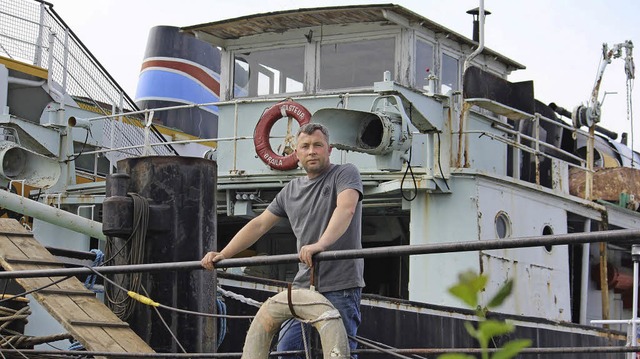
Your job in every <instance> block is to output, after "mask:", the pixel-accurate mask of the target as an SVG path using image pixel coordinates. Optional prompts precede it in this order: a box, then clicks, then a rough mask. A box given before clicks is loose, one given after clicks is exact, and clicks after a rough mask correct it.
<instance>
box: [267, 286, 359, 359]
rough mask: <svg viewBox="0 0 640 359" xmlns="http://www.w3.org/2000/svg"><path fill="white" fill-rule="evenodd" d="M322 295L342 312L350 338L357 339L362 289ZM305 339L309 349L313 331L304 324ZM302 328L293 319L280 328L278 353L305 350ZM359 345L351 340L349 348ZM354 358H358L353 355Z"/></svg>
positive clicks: (337, 291) (350, 289)
mask: <svg viewBox="0 0 640 359" xmlns="http://www.w3.org/2000/svg"><path fill="white" fill-rule="evenodd" d="M322 295H324V296H325V298H327V299H328V300H329V301H330V302H331V304H333V306H334V307H335V308H336V309H337V310H338V312H340V316H341V317H342V323H344V328H345V329H346V331H347V335H348V336H352V337H355V336H356V334H357V332H358V326H359V325H360V321H361V319H362V318H361V316H360V297H361V295H362V288H349V289H343V290H336V291H333V292H325V293H322ZM303 326H304V328H305V338H307V347H309V336H310V334H311V331H310V330H309V329H310V328H311V326H310V325H308V324H304V325H303ZM301 327H302V326H301V325H300V322H299V321H297V320H295V319H292V320H288V321H286V322H284V324H282V327H281V328H280V335H279V336H278V348H277V350H278V351H290V350H303V349H304V344H303V342H302V328H301ZM357 345H358V343H357V342H356V341H355V340H352V339H351V338H349V347H350V348H351V350H353V349H355V348H356V347H357ZM351 357H352V358H357V356H356V355H354V354H352V355H351ZM281 358H283V359H284V358H304V356H287V357H281Z"/></svg>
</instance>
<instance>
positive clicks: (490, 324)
mask: <svg viewBox="0 0 640 359" xmlns="http://www.w3.org/2000/svg"><path fill="white" fill-rule="evenodd" d="M488 280H489V278H488V277H487V276H486V275H482V274H476V273H474V272H473V271H466V272H463V273H461V274H459V275H458V283H457V284H455V285H454V286H453V287H451V288H449V293H451V294H452V295H453V296H455V297H456V298H458V299H460V300H462V301H463V302H464V303H465V304H466V305H467V306H469V308H471V309H473V310H475V312H476V316H477V317H478V326H477V328H475V327H474V326H473V324H471V323H470V322H465V323H464V326H465V329H466V330H467V333H469V335H470V336H471V337H473V338H475V339H476V340H477V341H478V343H479V344H480V349H481V350H482V359H509V358H513V357H515V356H516V355H518V353H519V352H520V351H521V350H522V349H524V348H527V347H529V346H531V340H530V339H516V340H511V341H509V342H506V343H505V344H504V345H503V346H502V347H500V348H498V349H499V350H497V351H495V352H494V353H493V355H491V356H489V350H488V349H489V343H490V342H491V340H492V339H493V338H494V337H498V336H501V335H505V334H509V333H511V332H513V331H514V330H515V327H514V325H513V324H511V323H508V322H505V321H501V320H493V319H487V312H488V311H489V309H492V308H495V307H498V306H500V305H501V304H502V302H504V300H505V299H506V298H507V297H508V296H509V295H511V292H512V290H513V280H512V279H509V280H507V281H506V282H505V283H504V284H503V285H502V286H501V287H500V289H499V290H498V293H496V294H495V295H494V296H493V298H491V300H490V301H489V303H488V304H487V305H486V306H484V307H482V306H480V305H479V304H478V302H479V300H478V298H479V295H480V292H482V291H484V289H485V287H486V285H487V281H488ZM438 359H475V357H474V356H471V355H467V354H458V353H448V354H443V355H440V356H438Z"/></svg>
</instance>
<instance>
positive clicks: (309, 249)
mask: <svg viewBox="0 0 640 359" xmlns="http://www.w3.org/2000/svg"><path fill="white" fill-rule="evenodd" d="M324 250H325V248H324V247H323V246H322V245H321V244H319V243H314V244H308V245H306V246H303V247H302V248H300V253H298V257H299V258H300V262H302V263H304V264H306V265H307V266H309V267H311V266H313V255H314V254H316V253H320V252H322V251H324Z"/></svg>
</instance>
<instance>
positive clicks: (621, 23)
mask: <svg viewBox="0 0 640 359" xmlns="http://www.w3.org/2000/svg"><path fill="white" fill-rule="evenodd" d="M49 1H50V2H51V3H52V4H53V5H54V7H53V8H54V10H55V11H56V12H57V13H58V14H59V15H60V16H61V17H62V19H63V20H64V21H65V22H66V23H67V25H69V27H71V29H72V30H73V31H74V33H75V34H76V35H77V36H78V37H79V38H80V39H81V41H82V42H83V43H84V44H85V46H87V47H88V48H89V50H90V51H91V52H92V53H93V55H94V56H95V57H96V58H97V59H98V61H100V62H101V63H102V65H103V66H104V67H105V68H106V69H107V71H109V73H110V74H111V76H112V77H113V78H115V80H116V81H117V82H118V83H119V84H120V86H122V88H124V90H125V91H126V92H127V93H128V94H129V96H131V97H132V98H133V97H134V96H135V90H136V86H137V79H138V75H139V71H140V66H141V64H142V60H143V57H144V51H145V48H146V42H147V36H148V33H149V29H151V28H152V27H153V26H158V25H170V26H178V27H180V26H188V25H195V24H201V23H206V22H212V21H219V20H225V19H229V18H234V17H239V16H245V15H250V14H255V13H264V12H271V11H280V10H292V9H298V8H313V7H321V6H336V5H361V4H376V3H390V1H375V0H369V1H361V0H347V1H344V0H342V1H334V0H322V1H308V0H298V1H291V0H268V1H267V0H234V1H231V0H182V1H171V0H155V1H153V0H129V1H125V0H91V1H81V0H49ZM393 3H394V4H397V5H401V6H403V7H405V8H407V9H409V10H411V11H413V12H415V13H418V14H420V15H422V16H424V17H427V18H429V19H430V20H432V21H435V22H437V23H439V24H440V25H442V26H445V27H447V28H449V29H451V30H453V31H455V32H457V33H459V34H462V35H464V36H467V37H471V31H472V17H471V15H468V14H466V11H467V10H469V9H472V8H475V7H477V6H478V5H479V1H476V0H447V1H443V0H419V1H418V0H396V1H395V2H393ZM484 6H485V8H486V9H487V10H489V11H490V12H491V15H489V16H487V18H486V27H485V46H486V47H488V48H490V49H492V50H494V51H497V52H499V53H501V54H502V55H504V56H507V57H509V58H510V59H512V60H515V61H516V62H519V63H520V64H523V65H524V66H526V69H525V70H519V71H515V72H514V73H513V74H512V75H511V76H510V77H509V80H510V81H514V82H515V81H525V80H533V81H534V91H535V97H536V99H538V100H540V101H542V102H543V103H546V104H548V103H550V102H555V103H556V104H558V105H560V106H562V107H565V108H567V109H569V110H571V109H573V108H574V107H575V106H577V105H580V104H586V103H587V101H588V100H589V97H590V95H591V91H592V89H593V85H594V80H595V78H596V74H597V71H598V67H599V64H600V60H601V59H602V44H603V43H606V44H608V45H609V47H612V46H613V45H614V44H618V43H622V42H624V41H626V40H631V41H633V42H634V43H635V44H637V45H636V46H640V25H638V23H637V17H638V15H639V14H640V1H638V0H561V1H558V0H536V1H524V0H485V1H484ZM631 86H633V83H632V84H631ZM632 90H633V89H632ZM605 92H615V94H608V95H607V96H606V99H605V101H604V104H603V108H602V121H601V122H600V125H601V126H602V127H605V128H608V129H610V130H613V131H615V132H618V133H622V132H627V133H631V128H632V122H633V123H634V125H633V129H634V130H633V135H630V136H629V142H630V143H631V140H632V139H633V141H634V142H633V144H634V146H633V147H634V148H635V149H636V151H638V150H640V124H637V123H636V122H637V121H635V120H634V121H629V120H628V111H627V106H626V103H627V81H626V75H625V72H624V61H623V59H622V58H619V59H614V60H613V61H612V62H611V64H609V65H608V66H607V67H606V69H605V72H604V79H603V82H602V85H601V87H600V100H602V96H603V95H604V93H605ZM639 92H640V89H638V91H632V97H631V101H632V103H633V106H632V111H631V114H632V115H633V117H635V118H636V119H638V118H640V94H639Z"/></svg>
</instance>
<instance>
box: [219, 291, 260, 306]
mask: <svg viewBox="0 0 640 359" xmlns="http://www.w3.org/2000/svg"><path fill="white" fill-rule="evenodd" d="M218 293H221V294H222V295H223V296H225V297H227V298H231V299H235V300H237V301H239V302H240V303H244V304H247V305H250V306H253V307H256V308H260V307H261V306H262V302H258V301H257V300H255V299H251V298H247V297H245V296H244V295H242V294H238V293H234V292H231V291H228V290H225V289H222V288H221V287H218Z"/></svg>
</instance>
